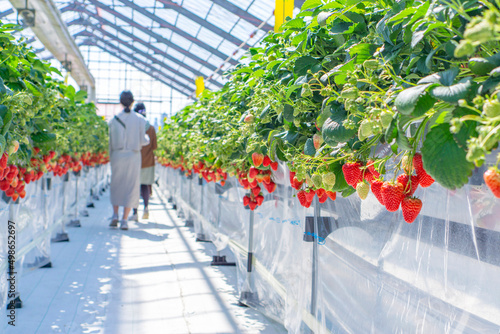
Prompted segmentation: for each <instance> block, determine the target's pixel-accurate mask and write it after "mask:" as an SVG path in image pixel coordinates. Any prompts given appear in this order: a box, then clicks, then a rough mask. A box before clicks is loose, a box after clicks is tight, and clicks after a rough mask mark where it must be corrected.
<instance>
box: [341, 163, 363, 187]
mask: <svg viewBox="0 0 500 334" xmlns="http://www.w3.org/2000/svg"><path fill="white" fill-rule="evenodd" d="M360 167H361V164H360V163H358V162H350V163H346V164H344V165H343V166H342V172H343V173H344V178H345V180H346V182H347V184H348V185H350V186H353V187H356V185H357V184H358V183H359V182H361V181H362V180H363V174H362V171H361V169H360Z"/></svg>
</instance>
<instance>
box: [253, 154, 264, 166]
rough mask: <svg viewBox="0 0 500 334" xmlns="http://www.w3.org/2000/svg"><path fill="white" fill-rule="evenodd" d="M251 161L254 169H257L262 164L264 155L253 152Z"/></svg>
mask: <svg viewBox="0 0 500 334" xmlns="http://www.w3.org/2000/svg"><path fill="white" fill-rule="evenodd" d="M252 161H253V165H254V166H255V167H259V166H260V165H262V162H264V154H262V153H257V152H254V153H252Z"/></svg>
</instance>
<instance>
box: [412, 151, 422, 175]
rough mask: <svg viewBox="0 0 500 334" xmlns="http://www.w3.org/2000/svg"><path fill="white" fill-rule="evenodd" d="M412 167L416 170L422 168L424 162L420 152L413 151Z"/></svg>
mask: <svg viewBox="0 0 500 334" xmlns="http://www.w3.org/2000/svg"><path fill="white" fill-rule="evenodd" d="M413 168H415V170H416V171H417V172H418V171H419V170H424V162H423V161H422V154H420V153H415V155H414V156H413Z"/></svg>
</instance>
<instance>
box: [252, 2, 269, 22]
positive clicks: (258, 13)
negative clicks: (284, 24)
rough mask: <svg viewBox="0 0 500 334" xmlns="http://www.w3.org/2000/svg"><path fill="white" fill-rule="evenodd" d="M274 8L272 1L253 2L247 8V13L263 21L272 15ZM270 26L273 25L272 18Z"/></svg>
mask: <svg viewBox="0 0 500 334" xmlns="http://www.w3.org/2000/svg"><path fill="white" fill-rule="evenodd" d="M274 6H275V2H274V1H253V3H252V4H251V5H250V7H248V9H247V12H248V13H250V14H252V15H254V16H255V17H258V18H259V19H261V20H262V21H265V20H267V19H268V18H269V17H270V16H271V15H273V12H274ZM272 25H274V16H273V18H272Z"/></svg>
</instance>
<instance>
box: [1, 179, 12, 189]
mask: <svg viewBox="0 0 500 334" xmlns="http://www.w3.org/2000/svg"><path fill="white" fill-rule="evenodd" d="M9 188H10V181H9V180H6V179H3V180H2V181H0V190H2V191H6V190H7V189H9Z"/></svg>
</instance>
